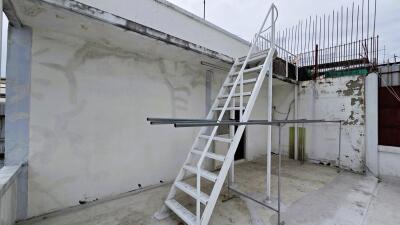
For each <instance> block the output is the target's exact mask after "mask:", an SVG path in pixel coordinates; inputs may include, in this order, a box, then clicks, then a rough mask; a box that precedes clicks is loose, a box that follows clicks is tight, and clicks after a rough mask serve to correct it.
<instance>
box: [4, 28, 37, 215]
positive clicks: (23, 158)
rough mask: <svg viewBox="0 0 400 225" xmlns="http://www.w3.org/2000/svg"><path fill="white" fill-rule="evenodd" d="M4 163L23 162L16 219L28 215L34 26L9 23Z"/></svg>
mask: <svg viewBox="0 0 400 225" xmlns="http://www.w3.org/2000/svg"><path fill="white" fill-rule="evenodd" d="M8 35H9V42H8V52H7V101H6V110H5V114H6V120H5V136H6V140H5V165H7V166H12V165H22V172H21V175H20V177H19V178H18V187H17V196H18V202H17V219H24V218H26V216H27V203H28V201H27V199H28V198H27V195H28V181H27V179H28V168H27V161H28V152H29V115H30V83H31V49H32V30H31V29H30V28H27V27H24V28H14V27H12V26H9V33H8Z"/></svg>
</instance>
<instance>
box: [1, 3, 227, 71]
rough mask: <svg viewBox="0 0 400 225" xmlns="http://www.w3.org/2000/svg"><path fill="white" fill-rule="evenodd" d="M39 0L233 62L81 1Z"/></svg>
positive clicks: (224, 56)
mask: <svg viewBox="0 0 400 225" xmlns="http://www.w3.org/2000/svg"><path fill="white" fill-rule="evenodd" d="M5 1H6V2H9V3H11V0H5ZM38 1H40V2H43V3H45V4H48V5H51V6H53V7H58V8H61V9H64V10H68V11H71V12H73V13H76V14H79V15H82V16H86V17H90V18H92V19H95V20H98V21H101V22H104V23H107V24H111V25H114V26H116V27H119V28H122V29H124V30H127V31H131V32H135V33H138V34H140V35H143V36H147V37H149V38H153V39H155V40H158V41H162V42H165V43H167V44H171V45H174V46H176V47H179V48H183V49H186V50H189V51H193V52H196V53H198V54H202V55H206V56H208V57H211V58H215V59H218V60H221V61H223V62H227V63H233V58H232V57H230V56H227V55H225V54H223V53H219V52H217V51H214V50H211V49H208V48H206V47H203V46H201V45H197V44H194V43H192V42H189V41H186V40H183V39H180V38H178V37H175V36H173V35H170V34H167V33H164V32H162V31H159V30H156V29H153V28H151V27H147V26H145V25H142V24H139V23H136V22H134V21H131V20H127V19H125V18H122V17H120V16H117V15H114V14H112V13H109V12H106V11H103V10H101V9H97V8H94V7H92V6H89V5H86V4H83V3H80V2H78V1H75V0H38ZM11 5H12V3H11ZM8 13H10V14H12V15H13V16H14V17H16V18H15V19H17V20H15V22H20V21H19V18H18V17H17V15H16V12H15V10H14V9H12V10H9V12H8ZM12 22H13V21H11V20H10V23H12ZM16 25H17V26H18V25H19V24H16Z"/></svg>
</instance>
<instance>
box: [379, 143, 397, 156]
mask: <svg viewBox="0 0 400 225" xmlns="http://www.w3.org/2000/svg"><path fill="white" fill-rule="evenodd" d="M378 151H379V152H384V153H393V154H400V147H394V146H385V145H378Z"/></svg>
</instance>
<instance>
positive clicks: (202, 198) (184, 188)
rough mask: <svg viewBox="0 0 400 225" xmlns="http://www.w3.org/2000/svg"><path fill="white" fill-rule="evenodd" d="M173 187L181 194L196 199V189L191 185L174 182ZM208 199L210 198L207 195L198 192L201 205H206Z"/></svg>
mask: <svg viewBox="0 0 400 225" xmlns="http://www.w3.org/2000/svg"><path fill="white" fill-rule="evenodd" d="M175 186H176V187H177V188H179V189H180V190H182V191H183V192H185V193H186V194H188V195H190V196H192V197H193V198H194V199H197V189H196V188H195V187H193V186H192V185H190V184H187V183H185V182H182V181H177V182H175ZM209 198H210V196H208V194H206V193H203V192H200V202H201V203H202V204H204V205H205V204H207V202H208V199H209Z"/></svg>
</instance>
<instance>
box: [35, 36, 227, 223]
mask: <svg viewBox="0 0 400 225" xmlns="http://www.w3.org/2000/svg"><path fill="white" fill-rule="evenodd" d="M138 45H140V41H139V40H138ZM157 45H158V43H156V42H155V46H148V51H149V52H132V51H126V50H124V49H122V48H117V47H114V46H112V45H109V44H106V43H105V42H103V43H99V42H92V41H90V40H87V39H82V38H79V37H76V36H69V35H66V34H60V33H55V32H50V31H46V30H38V29H34V32H33V46H32V80H31V112H30V151H29V216H35V215H39V214H43V213H46V212H49V211H52V210H56V209H61V208H65V207H68V206H73V205H78V204H79V202H81V203H82V202H85V201H93V200H96V199H98V198H102V197H104V196H109V195H114V194H119V193H123V192H127V191H131V190H134V189H138V188H140V187H145V186H148V185H152V184H157V183H160V182H164V181H169V180H172V179H173V178H174V177H175V176H176V174H177V171H178V169H179V168H180V167H181V164H182V163H183V161H184V159H185V157H186V155H187V153H188V151H189V148H190V146H191V144H192V142H193V140H194V137H195V135H196V134H197V130H198V129H190V128H188V129H174V128H172V127H170V126H158V127H155V126H150V125H149V124H148V122H147V121H146V117H151V116H153V117H181V118H202V117H204V112H205V106H206V104H205V101H206V100H205V95H206V85H205V84H206V80H205V77H206V76H205V75H206V71H207V68H204V67H202V66H201V65H200V63H199V61H196V62H194V61H185V60H184V59H183V60H177V59H178V58H179V56H177V55H171V58H172V59H168V58H160V57H158V56H157V54H154V50H155V49H157ZM181 51H184V50H181ZM171 53H173V52H171ZM224 77H225V73H224V72H221V71H217V70H216V71H214V78H213V80H212V89H213V90H212V95H213V96H212V98H214V97H215V94H216V92H217V90H218V89H219V87H220V85H221V81H222V79H224Z"/></svg>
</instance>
